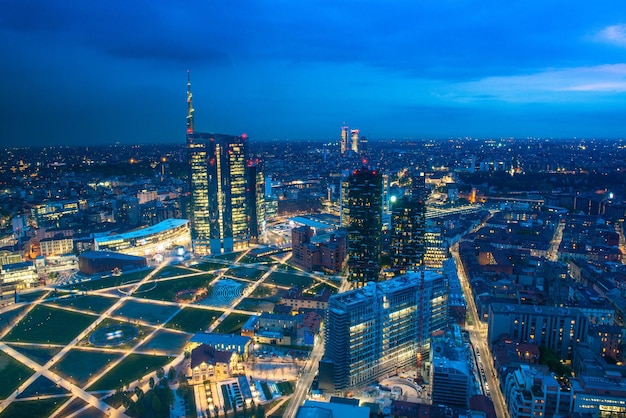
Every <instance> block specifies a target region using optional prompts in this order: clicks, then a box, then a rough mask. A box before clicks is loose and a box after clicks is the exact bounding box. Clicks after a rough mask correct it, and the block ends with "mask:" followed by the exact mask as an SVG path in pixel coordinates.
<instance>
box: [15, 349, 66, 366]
mask: <svg viewBox="0 0 626 418" xmlns="http://www.w3.org/2000/svg"><path fill="white" fill-rule="evenodd" d="M9 345H10V346H11V348H13V349H14V350H15V351H17V352H19V353H21V354H24V355H25V356H26V357H28V358H29V359H31V360H33V361H35V362H36V363H39V364H41V365H44V364H46V363H47V362H48V361H50V359H51V358H52V357H54V356H55V355H56V354H57V353H58V352H59V351H61V347H41V346H26V345H17V344H16V345H13V344H9Z"/></svg>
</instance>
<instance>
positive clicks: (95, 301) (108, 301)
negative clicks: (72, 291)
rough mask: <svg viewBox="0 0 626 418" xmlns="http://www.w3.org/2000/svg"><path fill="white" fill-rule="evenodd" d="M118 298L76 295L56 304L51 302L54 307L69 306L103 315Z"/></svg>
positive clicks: (59, 300) (57, 301)
mask: <svg viewBox="0 0 626 418" xmlns="http://www.w3.org/2000/svg"><path fill="white" fill-rule="evenodd" d="M115 302H117V298H107V297H104V296H92V295H76V296H68V297H67V298H63V299H58V300H56V301H54V302H50V303H51V304H54V305H59V306H68V307H72V308H75V309H80V310H81V311H89V312H94V313H98V314H100V313H102V312H104V311H106V310H107V309H109V308H110V307H111V306H112V305H113V304H114V303H115Z"/></svg>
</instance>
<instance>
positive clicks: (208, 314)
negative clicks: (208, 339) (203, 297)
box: [165, 308, 223, 333]
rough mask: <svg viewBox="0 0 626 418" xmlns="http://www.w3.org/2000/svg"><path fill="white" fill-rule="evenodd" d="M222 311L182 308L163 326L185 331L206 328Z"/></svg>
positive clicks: (198, 330) (192, 331)
mask: <svg viewBox="0 0 626 418" xmlns="http://www.w3.org/2000/svg"><path fill="white" fill-rule="evenodd" d="M222 313H223V312H221V311H214V310H210V309H195V308H184V309H183V310H182V311H180V312H178V314H176V316H175V317H174V318H172V319H171V320H170V321H169V322H168V323H167V324H166V325H165V326H166V327H168V328H173V329H179V330H181V331H185V332H190V333H196V332H200V331H204V330H206V329H207V328H208V327H209V325H211V324H212V323H213V321H215V320H216V319H217V318H219V317H220V315H222Z"/></svg>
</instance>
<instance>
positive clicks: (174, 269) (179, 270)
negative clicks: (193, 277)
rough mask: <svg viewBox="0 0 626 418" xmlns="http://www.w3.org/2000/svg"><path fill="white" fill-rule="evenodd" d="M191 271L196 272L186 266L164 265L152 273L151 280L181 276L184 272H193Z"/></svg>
mask: <svg viewBox="0 0 626 418" xmlns="http://www.w3.org/2000/svg"><path fill="white" fill-rule="evenodd" d="M193 273H197V271H195V270H193V269H190V268H187V267H179V266H165V267H163V268H162V269H161V270H159V272H158V273H157V274H155V275H154V277H153V278H152V280H156V279H164V278H170V277H176V276H183V275H185V274H193Z"/></svg>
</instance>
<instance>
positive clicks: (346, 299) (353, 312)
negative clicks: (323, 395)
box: [319, 271, 447, 391]
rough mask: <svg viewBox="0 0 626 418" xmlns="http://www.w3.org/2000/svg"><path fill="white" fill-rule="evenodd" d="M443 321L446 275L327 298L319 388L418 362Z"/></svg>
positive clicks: (411, 277) (402, 279)
mask: <svg viewBox="0 0 626 418" xmlns="http://www.w3.org/2000/svg"><path fill="white" fill-rule="evenodd" d="M446 324H447V279H446V277H445V276H444V275H442V274H439V273H436V272H433V271H426V272H424V277H421V275H420V274H417V273H413V274H407V275H404V276H399V277H396V278H393V279H390V280H387V281H385V282H378V283H373V282H369V283H367V284H366V285H365V286H363V287H360V288H358V289H354V290H351V291H348V292H344V293H340V294H337V295H333V296H331V297H330V299H329V301H328V309H327V313H326V322H325V335H324V339H325V348H326V351H325V354H324V358H323V359H322V361H321V362H320V379H319V385H320V388H321V389H324V390H329V391H341V390H346V389H349V388H353V387H357V386H362V385H367V384H370V383H373V382H375V381H376V380H377V379H379V378H380V377H381V376H385V375H387V374H396V373H397V372H398V370H401V369H402V368H405V367H408V366H415V365H417V364H418V362H419V359H420V358H421V355H422V354H424V355H425V353H426V352H427V351H428V347H429V344H430V335H431V334H432V333H433V332H435V331H437V330H441V329H443V328H444V327H445V326H446Z"/></svg>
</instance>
